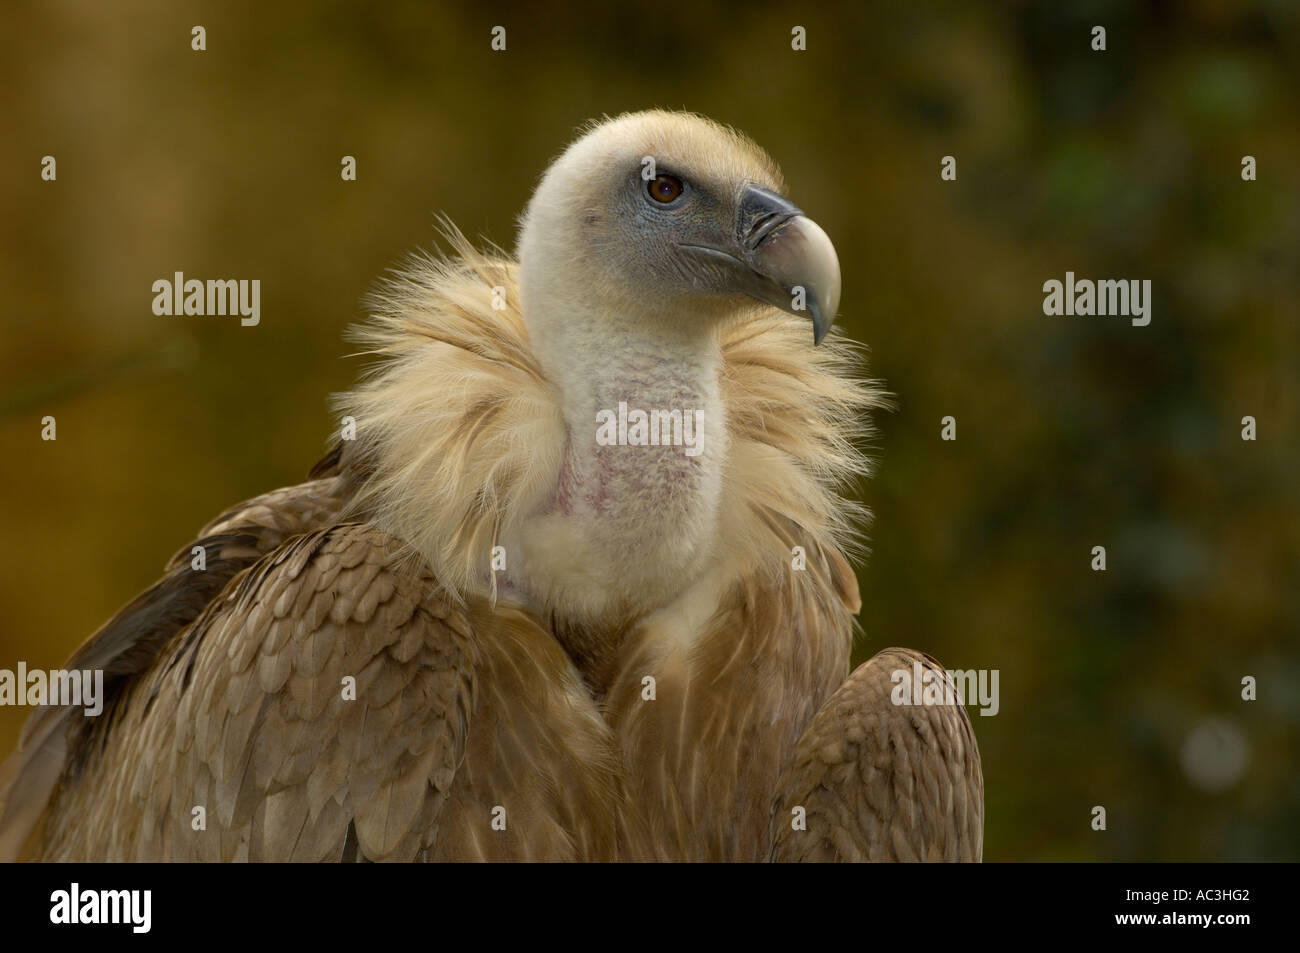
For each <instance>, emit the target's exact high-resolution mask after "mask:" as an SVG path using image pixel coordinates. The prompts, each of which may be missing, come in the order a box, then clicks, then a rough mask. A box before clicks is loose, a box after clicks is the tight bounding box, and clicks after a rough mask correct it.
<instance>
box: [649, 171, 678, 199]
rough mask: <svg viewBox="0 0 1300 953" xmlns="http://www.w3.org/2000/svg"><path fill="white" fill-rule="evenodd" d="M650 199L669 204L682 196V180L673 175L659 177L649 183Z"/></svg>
mask: <svg viewBox="0 0 1300 953" xmlns="http://www.w3.org/2000/svg"><path fill="white" fill-rule="evenodd" d="M648 188H649V191H650V197H651V198H652V199H654V200H655V201H656V202H662V203H664V204H667V203H668V202H671V201H672V200H673V199H675V198H677V196H679V195H681V194H682V180H681V179H679V178H677V177H676V176H673V175H657V176H655V177H654V178H653V179H651V180H650V183H649V186H648Z"/></svg>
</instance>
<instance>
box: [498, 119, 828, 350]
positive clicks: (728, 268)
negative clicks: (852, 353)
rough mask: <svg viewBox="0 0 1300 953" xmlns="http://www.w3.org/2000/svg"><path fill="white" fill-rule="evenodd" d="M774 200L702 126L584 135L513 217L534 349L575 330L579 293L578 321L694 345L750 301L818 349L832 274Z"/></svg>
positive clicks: (743, 157)
mask: <svg viewBox="0 0 1300 953" xmlns="http://www.w3.org/2000/svg"><path fill="white" fill-rule="evenodd" d="M783 192H784V186H783V183H782V180H781V173H780V171H779V170H778V169H777V167H776V165H775V164H774V163H773V162H772V160H771V159H770V158H768V156H767V154H766V153H764V152H763V150H762V149H760V148H759V147H758V146H757V145H755V144H754V143H753V142H752V141H750V140H749V139H748V138H746V137H744V136H743V135H740V134H739V133H736V132H734V131H733V130H730V129H727V128H726V127H723V126H720V125H718V124H717V123H714V122H712V121H710V120H707V119H704V118H703V117H700V116H695V115H692V114H689V113H670V112H663V111H651V112H641V113H633V114H629V115H624V116H621V117H619V118H617V119H614V120H609V121H606V122H603V123H600V124H597V125H595V126H594V127H592V128H590V129H589V130H588V131H587V132H586V134H585V135H584V136H582V137H581V138H579V139H578V140H577V141H576V142H574V143H573V144H572V145H571V146H570V147H569V148H568V150H567V151H565V152H564V153H563V154H562V155H561V156H560V158H559V159H557V160H556V161H555V162H554V163H553V164H552V165H551V167H550V169H549V170H548V171H547V172H546V174H545V176H544V177H543V178H542V181H541V184H540V185H539V186H538V188H537V191H536V192H535V194H534V195H533V199H532V202H531V203H530V205H529V207H528V210H527V212H526V214H525V215H524V218H523V224H522V229H521V235H520V243H519V260H520V263H521V275H520V284H521V293H522V295H523V297H524V311H525V314H527V315H528V317H529V323H530V330H531V331H533V332H534V334H535V335H536V336H538V337H540V338H543V339H547V338H550V337H552V335H553V332H554V331H555V328H554V324H555V323H558V322H563V323H566V324H567V323H570V322H572V321H573V320H575V319H577V318H578V317H579V316H578V315H575V314H573V313H572V309H573V303H574V302H573V292H574V289H583V292H582V293H583V296H584V298H585V300H584V302H583V305H584V307H583V308H582V314H581V318H582V319H584V320H590V319H592V318H596V319H599V317H600V316H602V315H604V316H609V315H613V316H616V317H618V318H622V319H625V320H629V321H635V322H637V323H638V324H640V325H641V326H643V327H644V326H650V327H655V326H659V327H661V328H662V329H663V330H664V331H665V332H666V333H674V334H678V335H692V334H708V333H710V332H711V331H712V330H713V329H714V327H715V326H716V324H717V323H718V322H719V321H721V320H725V319H726V318H728V317H730V316H732V315H734V314H736V313H737V312H738V311H743V310H747V309H749V308H750V302H751V300H757V301H759V302H763V303H765V304H769V305H773V306H775V307H778V308H780V309H782V310H783V311H787V312H791V313H796V314H802V315H803V316H805V317H808V318H810V319H811V321H812V325H813V339H814V342H815V343H821V340H822V338H824V337H825V336H826V333H827V332H828V331H829V330H830V326H831V323H832V322H833V321H834V319H835V313H836V309H837V308H838V307H839V298H840V266H839V261H838V259H837V258H836V255H835V248H834V246H833V245H832V244H831V241H830V239H829V238H828V237H827V236H826V233H825V232H824V231H822V229H821V228H820V227H819V226H818V225H817V224H816V223H815V222H814V221H812V219H810V218H808V217H807V216H806V215H804V214H803V212H802V211H801V210H800V209H799V208H798V207H797V206H796V205H794V204H793V203H792V202H791V201H790V200H789V199H787V198H785V197H784V195H783V194H782V193H783ZM581 336H582V335H581V332H579V337H581ZM547 343H549V341H546V342H545V343H544V344H543V346H546V344H547Z"/></svg>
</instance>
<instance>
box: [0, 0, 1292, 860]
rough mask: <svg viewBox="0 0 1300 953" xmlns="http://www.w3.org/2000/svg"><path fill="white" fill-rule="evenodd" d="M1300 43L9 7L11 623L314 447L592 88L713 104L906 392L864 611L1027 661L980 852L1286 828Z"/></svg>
mask: <svg viewBox="0 0 1300 953" xmlns="http://www.w3.org/2000/svg"><path fill="white" fill-rule="evenodd" d="M195 24H202V25H203V26H204V27H205V28H206V30H207V51H206V52H202V53H196V52H193V51H191V49H190V29H191V27H192V26H194V25H195ZM498 24H500V25H504V26H506V28H507V44H508V48H507V51H506V52H505V53H494V52H492V51H491V49H490V48H489V40H490V36H489V34H490V30H491V28H492V27H493V26H495V25H498ZM1094 24H1101V25H1104V26H1105V27H1106V28H1107V31H1108V37H1107V39H1108V50H1107V51H1106V52H1104V53H1097V52H1093V51H1092V50H1091V49H1090V46H1089V41H1090V30H1091V27H1092V26H1093V25H1094ZM795 25H802V26H804V27H806V29H807V37H808V41H807V43H808V49H807V51H806V52H792V51H791V49H790V31H791V28H792V27H793V26H795ZM1298 64H1300V6H1297V5H1296V4H1295V3H1293V2H1290V0H1274V2H1258V3H1235V2H1189V3H1154V4H1135V3H1127V2H1102V3H1091V4H1086V3H1074V4H1064V3H1043V4H1028V3H1008V4H1000V5H995V6H991V7H989V8H976V7H975V6H974V5H971V4H968V3H959V2H952V3H931V4H922V5H910V4H898V5H891V8H889V9H881V10H871V9H868V8H867V7H866V6H865V5H862V4H845V5H843V6H840V7H833V6H819V7H818V8H816V9H813V8H812V7H809V6H805V5H801V4H780V3H754V4H749V5H747V6H746V7H745V8H744V10H743V12H742V11H727V10H725V9H722V8H714V7H711V6H709V5H708V4H706V3H701V2H696V3H691V4H688V5H687V6H685V7H653V6H652V7H644V6H629V7H627V8H626V9H624V10H615V9H611V7H610V5H608V4H604V3H595V2H588V3H579V4H575V5H573V6H571V7H568V8H567V9H553V10H551V11H548V12H527V11H525V10H524V9H522V8H514V7H510V6H503V5H497V6H495V7H492V8H491V9H488V10H475V11H474V12H467V10H463V9H457V8H454V7H450V6H438V5H435V4H430V3H425V2H414V0H396V2H385V3H383V4H343V3H336V2H321V0H313V2H310V3H308V2H292V3H277V4H261V3H255V2H233V3H220V4H218V3H213V2H178V3H165V4H164V3H159V2H142V0H118V2H115V3H111V4H109V3H102V2H99V0H52V2H42V3H18V2H8V3H5V4H4V5H3V7H0V130H3V136H2V137H0V220H3V223H4V225H3V231H2V233H0V241H3V248H2V251H3V254H0V302H3V304H2V305H0V322H2V323H0V334H2V338H0V340H2V341H3V346H2V348H0V460H2V461H3V462H2V463H0V493H3V498H4V500H5V501H6V504H7V505H6V512H5V515H4V518H3V531H2V532H3V540H2V542H3V545H0V667H8V668H13V667H14V666H16V663H17V661H18V660H19V659H23V660H25V661H26V662H27V663H28V665H29V666H32V667H42V668H49V667H54V666H58V665H59V664H61V663H62V662H63V661H64V660H65V659H66V657H67V656H68V654H69V653H70V652H71V650H72V649H73V648H74V647H75V646H76V645H77V644H78V643H79V642H80V641H81V640H82V639H83V638H84V637H85V636H87V635H88V634H89V633H90V632H91V631H92V630H93V629H94V628H96V627H97V626H98V625H99V624H100V623H102V622H103V621H104V620H105V619H106V618H107V617H108V616H109V615H110V614H111V613H112V612H114V611H115V610H116V609H117V608H118V607H119V606H120V605H121V604H123V603H124V602H125V601H127V599H128V598H130V597H131V596H133V595H134V594H135V593H136V592H138V591H139V590H141V589H142V588H144V587H145V586H147V585H148V584H149V583H151V582H152V581H153V580H154V579H155V578H156V577H157V575H158V571H159V569H160V567H161V565H162V564H163V562H164V561H165V560H166V559H167V558H168V557H169V556H170V555H171V554H172V553H173V552H174V551H175V550H176V549H177V548H178V547H179V546H181V545H182V544H183V543H185V542H186V541H188V540H189V539H190V538H191V534H192V533H193V532H194V530H196V529H197V528H198V527H199V526H200V525H202V524H203V523H204V522H205V521H206V520H208V519H209V518H210V517H211V516H213V515H215V514H216V513H217V512H219V511H220V510H221V509H222V508H224V507H225V506H226V505H228V504H230V503H232V502H234V501H237V500H240V499H244V498H247V497H250V496H253V495H255V494H257V493H259V492H261V491H263V490H266V489H268V488H270V487H273V486H278V485H283V484H286V483H292V482H297V481H298V480H300V479H301V478H302V477H303V476H304V474H305V472H306V470H307V468H308V467H309V466H310V465H311V463H312V462H313V461H314V460H315V459H316V458H317V456H318V455H319V454H320V453H321V451H322V450H323V449H324V447H325V443H326V438H327V436H328V434H329V432H330V430H331V428H332V426H333V424H332V421H331V418H330V416H329V414H328V409H327V403H326V398H327V395H328V394H329V393H330V392H332V391H337V390H341V389H344V388H346V387H347V386H348V385H349V382H350V381H351V380H352V379H353V377H354V375H355V373H356V371H357V368H358V365H359V362H358V361H356V360H349V359H346V357H345V355H346V354H347V353H348V352H349V351H350V350H351V349H350V348H349V347H348V346H347V345H345V344H344V343H343V341H342V339H341V335H342V332H343V329H344V328H345V326H346V325H348V324H349V323H351V322H353V321H355V320H357V319H358V318H359V317H360V316H361V313H362V312H361V304H360V302H361V298H362V296H363V294H364V293H365V292H366V290H367V289H368V288H369V287H370V286H371V284H372V282H373V281H374V280H375V278H376V277H377V276H379V275H380V274H381V273H382V271H383V269H385V268H386V267H388V266H390V265H392V264H394V263H396V262H397V261H398V260H400V258H401V257H402V256H403V254H404V253H405V252H407V251H408V250H410V249H412V248H415V247H418V246H426V247H427V246H429V245H431V244H432V243H433V242H434V232H433V216H434V214H435V213H436V212H439V211H443V212H446V213H448V214H449V215H450V216H451V217H452V219H453V220H455V221H456V222H457V223H458V224H459V225H460V226H461V227H462V228H463V229H464V230H465V231H466V232H467V233H468V234H470V235H471V236H483V237H485V238H488V239H491V240H493V241H496V242H498V243H501V244H502V245H504V246H506V247H511V246H512V245H513V240H514V222H515V216H516V215H517V214H518V213H519V212H520V210H521V209H522V208H523V206H524V203H525V202H526V201H527V198H528V196H529V193H530V191H531V188H532V186H533V184H534V182H535V181H536V179H537V177H538V175H539V174H540V173H541V171H542V170H543V168H545V166H546V164H547V162H548V161H549V160H550V158H551V157H552V156H554V155H555V154H556V153H557V152H558V151H559V150H560V149H561V148H562V147H563V146H564V145H565V144H566V143H567V142H568V141H569V140H570V138H571V137H572V136H573V134H574V130H575V128H576V127H577V126H578V125H579V124H580V123H582V122H583V121H584V120H586V119H588V118H591V117H596V116H599V115H601V114H603V113H610V114H615V113H618V112H622V111H625V110H632V109H639V108H644V107H649V106H664V107H671V108H687V109H691V110H695V111H697V112H701V113H704V114H707V115H709V116H711V117H713V118H715V119H718V120H721V121H723V122H726V123H729V124H732V125H735V126H737V127H739V128H741V129H743V130H745V131H747V132H748V133H749V134H750V135H752V136H753V137H754V138H755V139H756V140H757V141H758V142H759V143H760V144H762V145H763V146H764V147H765V148H766V149H767V150H768V151H769V152H771V153H772V155H773V156H774V157H775V158H776V160H777V161H778V162H779V163H780V164H781V165H782V167H783V168H784V170H785V173H786V177H787V179H788V181H789V184H790V192H791V196H792V198H793V199H794V200H795V201H797V202H798V203H799V204H800V205H801V206H802V207H803V208H805V209H806V210H807V211H808V212H809V213H810V214H811V215H813V216H814V217H815V218H816V219H817V220H818V221H819V222H820V223H821V224H822V225H823V226H824V227H825V229H826V230H827V232H829V234H830V235H831V236H832V238H833V239H834V240H835V242H836V245H837V247H838V249H839V252H840V257H841V262H842V264H843V268H844V272H845V275H844V298H843V302H842V315H843V317H842V320H841V327H843V328H844V329H845V330H846V331H847V333H849V334H850V335H851V336H853V337H854V338H856V339H858V340H861V341H864V342H866V343H867V344H869V345H870V347H871V350H872V354H871V366H870V373H871V374H872V375H873V376H877V377H879V378H882V379H883V380H884V381H885V382H886V384H887V385H888V387H889V389H890V390H891V391H893V392H894V393H895V394H896V395H897V397H898V405H899V409H898V411H897V412H896V413H892V414H884V415H882V416H881V417H880V419H879V420H878V425H879V428H880V434H879V437H878V439H877V440H876V442H875V446H874V450H875V453H876V455H877V456H878V458H879V460H880V467H879V473H878V475H877V476H876V478H875V479H874V480H872V481H870V482H869V483H867V484H866V485H865V486H864V487H863V489H862V492H863V496H864V498H865V499H866V500H867V502H868V503H869V504H870V505H871V507H872V508H873V509H874V511H875V514H876V519H875V523H874V526H873V528H872V546H873V550H874V553H873V556H872V558H871V560H870V561H869V563H867V564H866V565H865V566H863V567H860V579H861V583H862V590H863V598H864V608H863V611H862V616H861V621H862V625H863V628H864V630H865V633H866V639H865V641H864V642H863V643H862V644H861V645H860V646H859V648H858V653H857V654H858V657H859V658H865V657H867V656H869V655H870V654H872V653H874V652H875V651H876V650H878V649H880V648H883V647H885V646H887V645H891V644H902V645H908V646H913V647H916V648H919V649H923V650H925V651H928V652H930V653H931V654H933V655H935V656H937V657H938V658H939V659H940V660H942V661H943V662H944V663H946V664H947V665H948V666H949V667H952V668H988V669H998V670H999V671H1000V673H1001V674H1000V689H1001V711H1000V713H999V714H998V715H997V716H996V717H991V718H990V717H980V716H978V715H975V714H974V712H973V711H972V715H973V719H974V722H975V730H976V733H977V735H978V738H979V743H980V747H981V750H982V753H983V763H984V777H985V782H986V788H987V831H986V839H985V856H986V858H987V859H990V860H1183V859H1189V860H1210V859H1227V860H1245V859H1290V860H1295V859H1300V777H1298V775H1297V771H1296V761H1295V754H1296V751H1297V750H1298V749H1300V744H1298V743H1297V728H1298V727H1300V654H1298V652H1297V644H1296V636H1297V632H1300V598H1298V597H1297V591H1298V589H1300V578H1298V577H1300V568H1298V567H1300V559H1298V556H1300V520H1298V519H1297V517H1298V516H1300V512H1298V506H1297V480H1296V476H1295V474H1296V473H1297V470H1298V469H1300V459H1298V458H1297V447H1300V441H1298V440H1297V437H1298V436H1300V433H1298V421H1297V405H1298V401H1297V384H1296V382H1297V379H1298V377H1300V367H1297V364H1298V362H1300V356H1298V355H1300V346H1298V345H1300V334H1298V332H1297V301H1298V300H1300V184H1298V182H1297V172H1300V122H1297V117H1298V116H1300V102H1298V99H1300V96H1298V93H1300V90H1298V89H1297V87H1298V85H1300V80H1298V76H1300V65H1298ZM47 154H49V155H53V156H55V157H56V159H57V162H58V180H57V181H56V182H43V181H41V178H40V174H39V173H40V161H41V157H42V156H44V155H47ZM344 155H353V156H356V158H357V163H358V180H357V181H355V182H343V181H341V180H340V177H339V169H340V164H339V163H340V158H341V157H342V156H344ZM944 155H953V156H955V157H956V159H957V168H958V179H957V181H956V182H942V181H940V178H939V163H940V158H941V157H942V156H944ZM1243 155H1253V156H1255V157H1256V158H1257V161H1258V168H1259V172H1258V175H1259V180H1258V181H1256V182H1250V183H1246V182H1243V181H1242V180H1241V177H1240V168H1241V165H1240V163H1241V157H1242V156H1243ZM1067 270H1071V271H1074V272H1075V273H1076V274H1077V275H1078V276H1079V277H1091V278H1149V279H1151V281H1152V282H1153V285H1154V310H1153V317H1152V321H1151V324H1150V326H1149V327H1145V328H1135V327H1131V326H1130V325H1129V323H1128V321H1127V320H1126V319H1118V318H1099V317H1093V318H1066V317H1045V316H1044V315H1043V313H1042V297H1043V292H1042V284H1043V282H1044V281H1046V280H1047V279H1049V278H1058V279H1060V278H1063V277H1064V273H1065V272H1066V271H1067ZM174 271H184V272H186V273H187V274H188V275H191V276H194V277H203V278H209V277H239V278H260V279H261V281H262V321H261V325H260V326H259V327H257V328H241V327H240V326H239V324H238V321H237V319H231V318H198V317H189V318H163V317H156V316H154V315H153V313H152V312H151V308H150V306H151V302H152V297H153V295H152V291H151V284H152V282H153V281H154V280H155V279H157V278H162V277H170V276H171V274H172V273H173V272H174ZM46 414H52V415H54V416H55V417H56V418H57V420H58V440H57V441H56V442H42V441H41V439H40V429H41V427H40V420H41V417H42V416H44V415H46ZM947 414H952V415H955V416H956V417H957V420H958V439H957V441H956V442H943V441H941V440H940V439H939V429H940V423H939V421H940V418H941V417H943V416H944V415H947ZM1247 414H1250V415H1253V416H1254V417H1256V418H1257V420H1258V428H1259V439H1258V441H1256V442H1253V443H1248V442H1243V441H1242V440H1241V438H1240V430H1241V418H1242V417H1243V416H1244V415H1247ZM1095 545H1104V546H1106V548H1107V552H1108V561H1109V569H1108V571H1107V572H1105V573H1094V572H1092V571H1091V570H1090V568H1089V562H1090V558H1091V557H1090V550H1091V548H1092V547H1093V546H1095ZM1245 675H1253V676H1255V677H1256V678H1257V679H1258V684H1259V689H1258V692H1259V699H1258V701H1255V702H1245V701H1242V700H1241V698H1240V691H1241V688H1240V684H1241V679H1242V677H1243V676H1245ZM24 715H25V712H24V711H22V710H18V709H13V708H4V709H0V752H7V751H8V750H9V749H10V748H11V747H12V746H13V744H14V742H15V740H16V738H17V733H18V730H19V726H20V724H21V721H22V718H23V716H24ZM1093 805H1103V806H1105V807H1106V808H1107V811H1108V830H1107V831H1105V832H1094V831H1093V830H1092V829H1091V827H1090V820H1091V814H1090V811H1091V808H1092V806H1093Z"/></svg>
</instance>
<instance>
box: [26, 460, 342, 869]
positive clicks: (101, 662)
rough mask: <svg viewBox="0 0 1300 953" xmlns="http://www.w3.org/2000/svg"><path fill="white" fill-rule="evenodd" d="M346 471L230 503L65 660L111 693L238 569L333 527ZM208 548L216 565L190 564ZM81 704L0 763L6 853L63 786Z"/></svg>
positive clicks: (36, 729)
mask: <svg viewBox="0 0 1300 953" xmlns="http://www.w3.org/2000/svg"><path fill="white" fill-rule="evenodd" d="M342 490H343V480H342V478H340V477H337V476H331V477H329V478H324V479H317V480H312V481H310V482H307V483H304V484H301V485H299V486H293V487H286V488H284V489H279V490H274V491H272V492H270V493H265V494H263V495H261V496H259V497H255V498H254V499H251V500H248V501H247V502H245V503H241V504H239V505H238V506H234V507H231V508H230V509H229V510H227V511H226V512H224V513H222V514H221V515H220V516H218V517H217V518H216V519H215V520H213V521H212V522H211V523H209V524H208V525H207V526H205V527H204V528H203V529H202V530H201V531H200V532H199V535H198V537H197V538H196V539H195V540H194V541H193V542H191V543H188V544H186V545H185V546H184V547H183V548H182V549H181V550H180V551H179V552H178V553H177V554H176V555H175V556H174V557H173V558H172V559H171V561H170V562H169V563H168V565H167V574H166V575H165V576H164V577H163V578H162V579H161V580H159V581H158V582H157V583H155V584H154V585H153V586H151V587H150V588H149V589H147V590H145V591H144V592H143V593H141V594H140V595H139V596H137V597H136V598H135V599H133V600H131V602H129V603H128V604H127V605H126V606H125V607H123V608H122V609H121V611H119V612H118V613H117V614H116V615H115V616H114V617H113V618H112V619H110V620H109V621H108V622H107V623H105V624H104V625H103V626H102V627H101V628H100V629H99V630H98V631H97V632H96V633H95V634H94V635H92V636H91V637H90V638H89V639H87V640H86V641H85V642H84V643H83V644H82V645H81V647H80V648H79V649H77V651H76V652H75V653H74V654H73V656H72V658H70V659H69V660H68V662H67V663H66V665H65V666H64V667H65V668H66V669H69V670H72V669H88V670H92V671H94V670H102V671H103V672H104V691H105V694H106V696H108V698H109V699H111V698H113V697H114V696H116V695H117V694H119V693H120V692H121V690H122V688H123V686H124V685H126V684H127V683H129V681H130V680H131V679H132V678H133V677H134V676H136V675H138V674H139V673H140V672H143V671H145V670H146V669H147V668H149V666H150V665H152V664H153V663H154V661H155V660H156V659H157V657H158V654H159V652H160V651H161V650H162V648H163V647H164V646H165V645H166V644H167V643H168V642H169V641H170V640H171V639H172V638H173V637H174V636H175V635H176V633H177V632H179V631H181V630H182V629H184V628H185V627H186V626H188V625H189V624H190V623H192V622H193V621H194V620H195V619H196V618H197V617H198V616H199V613H200V612H202V611H203V609H204V607H206V606H207V605H208V604H209V603H210V602H211V601H212V600H213V599H214V598H216V597H217V595H218V594H219V593H220V592H221V590H222V589H223V588H225V586H226V585H227V583H229V582H230V580H231V579H233V578H234V577H235V576H236V575H237V574H238V573H240V572H241V571H243V570H244V569H246V568H247V567H248V566H251V565H252V564H253V563H254V562H255V561H256V560H258V559H259V558H261V557H262V556H263V555H265V554H266V553H269V552H271V551H272V550H274V549H275V548H276V547H277V546H279V545H281V544H282V543H283V542H284V541H285V540H286V539H289V538H291V537H293V536H295V535H298V534H300V533H305V532H309V531H311V530H314V529H317V528H319V527H320V526H322V525H325V524H326V523H327V522H328V521H329V520H331V519H332V518H333V517H334V516H335V515H336V514H337V513H338V511H339V509H340V508H341V506H342ZM195 546H202V547H203V548H204V550H205V556H206V562H207V567H206V569H205V570H204V571H202V572H199V571H195V570H193V569H191V560H192V550H193V547H195ZM82 718H83V716H82V714H81V712H80V710H69V709H66V708H58V707H46V708H41V709H39V710H38V711H36V712H34V713H33V714H32V716H31V717H30V718H29V719H28V720H27V724H26V725H24V727H23V733H22V737H21V740H20V742H19V747H18V750H17V751H16V752H15V753H14V754H13V755H11V756H10V757H9V758H8V759H7V760H6V761H5V763H4V765H3V767H0V860H14V859H16V858H17V857H19V856H21V855H22V853H23V851H24V848H25V845H26V844H27V843H28V841H29V839H30V838H31V837H32V835H33V833H34V832H35V831H36V828H38V827H39V824H40V820H41V817H42V815H43V813H44V811H45V808H46V806H47V804H48V801H49V797H50V794H51V792H52V791H53V789H54V785H55V784H56V783H57V781H58V778H59V776H60V775H61V774H62V772H63V770H64V768H65V765H66V764H67V762H68V756H69V749H68V743H67V734H68V731H69V730H70V729H73V730H76V729H77V728H78V722H80V721H81V720H82Z"/></svg>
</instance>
